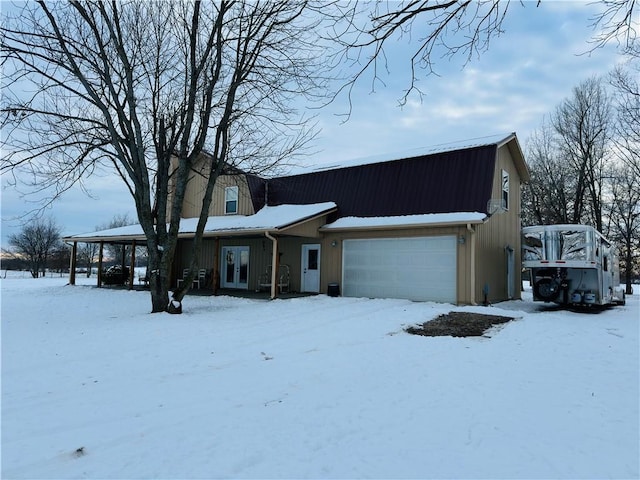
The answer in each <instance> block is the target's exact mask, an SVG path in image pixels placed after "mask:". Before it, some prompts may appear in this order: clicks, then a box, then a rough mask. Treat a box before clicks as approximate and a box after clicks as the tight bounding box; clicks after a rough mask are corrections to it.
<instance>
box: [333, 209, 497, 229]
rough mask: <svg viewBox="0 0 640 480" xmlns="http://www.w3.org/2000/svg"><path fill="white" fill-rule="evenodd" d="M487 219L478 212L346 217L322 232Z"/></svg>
mask: <svg viewBox="0 0 640 480" xmlns="http://www.w3.org/2000/svg"><path fill="white" fill-rule="evenodd" d="M486 218H487V215H486V214H484V213H478V212H454V213H428V214H424V215H400V216H394V217H344V218H339V219H338V220H336V221H335V222H333V223H329V224H327V225H325V226H324V227H322V230H351V229H358V228H388V227H405V226H416V225H421V226H422V225H444V224H446V225H451V224H464V223H482V222H483V221H484V220H485V219H486Z"/></svg>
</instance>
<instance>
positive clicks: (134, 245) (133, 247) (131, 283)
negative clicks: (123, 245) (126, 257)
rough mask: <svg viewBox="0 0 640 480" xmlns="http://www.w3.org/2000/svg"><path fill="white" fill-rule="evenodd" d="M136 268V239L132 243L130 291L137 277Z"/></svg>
mask: <svg viewBox="0 0 640 480" xmlns="http://www.w3.org/2000/svg"><path fill="white" fill-rule="evenodd" d="M135 266H136V241H135V239H134V240H133V242H132V243H131V268H130V269H129V290H131V289H133V279H134V278H136V277H135V271H134V270H135Z"/></svg>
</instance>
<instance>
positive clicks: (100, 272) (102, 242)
mask: <svg viewBox="0 0 640 480" xmlns="http://www.w3.org/2000/svg"><path fill="white" fill-rule="evenodd" d="M103 252H104V241H103V240H100V253H98V288H100V287H101V286H102V254H103Z"/></svg>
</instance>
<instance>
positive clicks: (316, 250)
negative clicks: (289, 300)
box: [300, 244, 320, 293]
mask: <svg viewBox="0 0 640 480" xmlns="http://www.w3.org/2000/svg"><path fill="white" fill-rule="evenodd" d="M300 278H301V281H300V284H301V285H300V291H301V292H312V293H318V292H319V291H320V245H319V244H310V245H302V273H301V275H300Z"/></svg>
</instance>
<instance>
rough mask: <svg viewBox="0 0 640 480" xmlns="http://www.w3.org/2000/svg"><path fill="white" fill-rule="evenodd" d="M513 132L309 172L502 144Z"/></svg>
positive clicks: (342, 163) (347, 162) (345, 163)
mask: <svg viewBox="0 0 640 480" xmlns="http://www.w3.org/2000/svg"><path fill="white" fill-rule="evenodd" d="M514 135H515V134H514V133H509V134H504V133H502V134H497V135H489V136H486V137H477V138H471V139H466V140H458V141H455V142H447V143H441V144H437V145H431V146H428V147H420V148H414V149H411V150H404V151H401V152H395V153H383V154H379V155H373V156H369V157H363V158H356V159H352V160H345V161H338V162H331V163H326V164H322V165H316V166H315V167H314V168H312V169H311V170H310V171H311V172H321V171H323V170H333V169H336V168H347V167H357V166H360V165H369V164H372V163H383V162H391V161H394V160H402V159H405V158H414V157H423V156H426V155H434V154H437V153H445V152H451V151H455V150H464V149H467V148H476V147H482V146H487V145H498V146H499V145H502V144H503V143H505V142H507V141H508V140H510V139H511V138H512V137H513V136H514Z"/></svg>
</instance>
